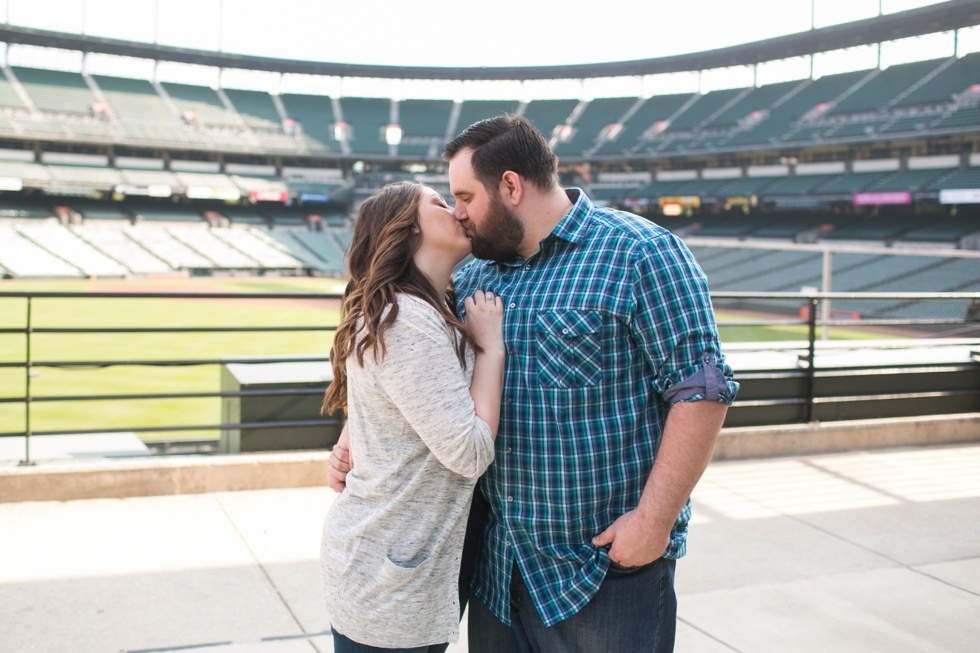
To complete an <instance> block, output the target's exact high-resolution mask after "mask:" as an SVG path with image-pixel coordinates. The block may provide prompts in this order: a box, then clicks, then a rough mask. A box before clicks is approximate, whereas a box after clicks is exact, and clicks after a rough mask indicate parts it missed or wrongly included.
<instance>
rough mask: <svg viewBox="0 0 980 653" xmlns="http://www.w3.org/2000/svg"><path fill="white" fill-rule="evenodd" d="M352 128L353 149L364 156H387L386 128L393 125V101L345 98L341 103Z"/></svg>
mask: <svg viewBox="0 0 980 653" xmlns="http://www.w3.org/2000/svg"><path fill="white" fill-rule="evenodd" d="M340 105H341V107H342V109H343V112H344V120H345V121H346V122H347V124H348V125H350V128H351V139H350V140H351V148H352V149H353V150H354V151H356V152H358V153H364V154H387V153H388V143H387V141H386V140H385V126H386V125H389V124H391V100H386V99H379V98H356V97H345V98H342V99H341V101H340Z"/></svg>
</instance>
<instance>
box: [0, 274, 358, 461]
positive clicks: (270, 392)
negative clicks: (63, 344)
mask: <svg viewBox="0 0 980 653" xmlns="http://www.w3.org/2000/svg"><path fill="white" fill-rule="evenodd" d="M16 298H22V299H24V300H25V301H26V304H25V307H24V308H25V324H24V327H15V328H10V327H8V328H0V334H22V335H23V336H24V338H25V339H24V360H22V361H12V362H9V361H8V362H0V369H4V368H8V369H9V368H20V369H23V370H24V395H23V396H14V397H10V396H0V404H11V403H20V404H23V406H24V429H23V430H22V431H8V432H0V438H10V437H23V438H24V449H25V451H24V459H23V460H22V461H21V464H31V463H32V461H31V450H30V444H31V438H32V437H34V436H49V435H69V434H70V435H88V434H94V433H100V434H101V433H128V432H133V431H137V432H140V433H175V432H181V431H183V432H192V431H213V430H225V429H240V430H252V429H270V428H277V429H295V428H301V427H317V426H330V425H336V424H338V422H339V420H338V419H336V418H323V419H313V420H282V421H263V422H230V423H218V424H186V425H168V426H149V425H138V424H137V425H128V426H124V427H108V428H106V427H100V428H72V429H46V430H38V429H36V428H34V424H33V423H32V406H33V405H34V404H37V403H43V402H88V401H132V400H143V399H208V398H229V397H265V396H277V395H284V396H295V395H302V394H308V395H322V394H323V389H322V388H321V389H317V388H309V389H306V388H290V389H280V390H277V389H261V390H238V391H217V392H157V393H148V392H137V393H122V394H120V393H115V394H113V393H107V394H72V395H45V396H36V395H34V393H33V392H32V388H31V385H32V378H33V376H34V372H35V371H36V370H38V369H43V368H82V367H89V368H110V367H120V366H139V367H147V368H161V367H188V366H201V365H223V364H228V363H238V364H247V363H279V362H283V363H286V362H300V361H301V362H322V363H324V364H325V365H326V364H327V363H328V362H329V358H328V357H326V356H322V357H315V356H282V357H270V356H256V357H248V356H235V357H223V358H182V359H128V358H127V359H114V360H106V359H97V360H36V359H35V358H34V354H33V347H32V345H33V339H34V336H36V335H40V334H91V333H99V334H111V333H115V334H133V333H141V334H146V333H168V334H169V333H187V334H192V333H241V332H276V333H279V332H281V333H301V332H307V333H308V332H331V331H335V330H336V328H337V327H336V325H323V326H271V327H270V326H215V327H109V328H103V327H39V326H35V323H34V308H35V303H36V302H37V301H38V300H57V299H84V300H91V299H121V300H129V299H168V300H169V299H196V300H200V299H207V300H243V299H246V300H284V299H285V300H324V301H328V300H340V299H341V295H339V294H330V293H170V292H142V293H127V292H96V293H84V292H26V291H25V292H17V291H11V292H6V291H4V292H0V300H4V299H16ZM159 444H160V445H161V446H163V447H164V448H167V445H168V444H172V443H168V442H166V441H164V442H160V443H159ZM183 444H185V445H189V444H200V443H193V442H191V441H187V440H184V441H183ZM207 449H208V447H205V450H207Z"/></svg>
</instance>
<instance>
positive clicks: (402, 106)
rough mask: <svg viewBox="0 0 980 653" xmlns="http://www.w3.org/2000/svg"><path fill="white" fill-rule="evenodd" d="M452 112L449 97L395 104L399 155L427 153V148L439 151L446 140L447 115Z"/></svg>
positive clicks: (423, 154)
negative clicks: (400, 135)
mask: <svg viewBox="0 0 980 653" xmlns="http://www.w3.org/2000/svg"><path fill="white" fill-rule="evenodd" d="M452 111H453V103H452V102H451V101H450V100H402V101H401V102H399V103H398V124H399V125H400V126H401V128H402V142H401V145H399V146H398V153H399V154H419V155H422V156H427V155H428V153H429V149H430V147H432V149H435V150H436V152H437V153H438V152H441V151H442V146H443V145H444V144H445V141H446V130H447V129H448V127H449V117H450V115H451V114H452Z"/></svg>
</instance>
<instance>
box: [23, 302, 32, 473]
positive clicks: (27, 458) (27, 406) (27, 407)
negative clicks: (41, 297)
mask: <svg viewBox="0 0 980 653" xmlns="http://www.w3.org/2000/svg"><path fill="white" fill-rule="evenodd" d="M33 330H34V329H33V326H32V324H31V296H30V295H28V296H27V325H26V327H25V329H24V335H25V336H26V345H25V348H24V349H25V355H24V460H22V461H20V465H33V464H34V462H33V461H31V372H32V370H31V334H32V332H33Z"/></svg>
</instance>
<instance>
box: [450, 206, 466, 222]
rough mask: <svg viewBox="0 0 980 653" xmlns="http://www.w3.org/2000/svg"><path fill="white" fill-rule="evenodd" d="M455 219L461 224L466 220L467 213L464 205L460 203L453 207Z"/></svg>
mask: <svg viewBox="0 0 980 653" xmlns="http://www.w3.org/2000/svg"><path fill="white" fill-rule="evenodd" d="M453 217H454V218H456V219H457V220H459V221H460V222H462V221H463V220H465V219H466V211H465V210H464V209H463V206H462V204H460V203H459V202H457V203H456V206H454V207H453Z"/></svg>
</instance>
